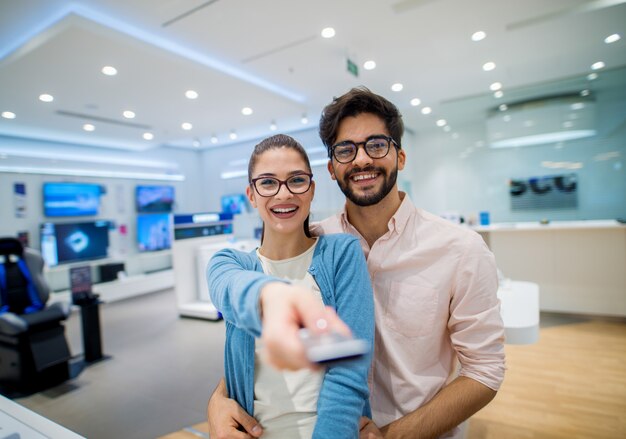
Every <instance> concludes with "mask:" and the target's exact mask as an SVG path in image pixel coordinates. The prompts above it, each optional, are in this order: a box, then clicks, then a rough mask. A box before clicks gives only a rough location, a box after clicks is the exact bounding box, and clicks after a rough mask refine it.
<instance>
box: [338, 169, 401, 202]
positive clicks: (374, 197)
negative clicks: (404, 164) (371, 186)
mask: <svg viewBox="0 0 626 439" xmlns="http://www.w3.org/2000/svg"><path fill="white" fill-rule="evenodd" d="M357 172H377V173H379V174H380V176H381V177H383V179H384V181H383V185H382V187H381V188H380V190H379V191H378V192H376V193H373V194H370V195H357V194H355V193H354V191H353V190H352V189H351V188H350V183H351V180H350V176H352V175H354V174H355V173H357ZM397 179H398V167H397V166H396V167H395V168H394V169H393V170H392V171H391V175H389V176H387V171H386V170H385V169H384V168H375V167H373V166H367V167H365V168H362V169H361V168H354V169H352V170H351V171H350V172H348V173H346V175H345V176H344V178H343V180H340V179H337V183H338V184H339V189H341V192H343V194H344V195H345V196H346V198H348V200H350V201H352V202H353V203H354V204H356V205H357V206H361V207H367V206H373V205H374V204H378V203H379V202H380V201H381V200H382V199H383V198H385V197H386V196H387V195H388V194H389V192H391V190H392V189H393V187H394V185H395V184H396V180H397Z"/></svg>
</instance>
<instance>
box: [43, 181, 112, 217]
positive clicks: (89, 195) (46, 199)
mask: <svg viewBox="0 0 626 439" xmlns="http://www.w3.org/2000/svg"><path fill="white" fill-rule="evenodd" d="M101 194H102V186H100V185H99V184H91V183H44V184H43V210H44V215H45V216H56V217H59V216H88V215H97V214H98V209H99V207H100V195H101Z"/></svg>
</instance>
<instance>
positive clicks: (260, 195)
mask: <svg viewBox="0 0 626 439" xmlns="http://www.w3.org/2000/svg"><path fill="white" fill-rule="evenodd" d="M300 175H306V176H307V177H309V185H308V186H307V188H306V190H304V191H302V192H294V191H292V190H291V188H289V185H288V184H287V182H288V181H289V180H291V179H292V178H294V177H298V176H300ZM268 178H269V179H272V180H276V181H277V182H278V189H277V190H276V192H275V193H273V194H272V195H263V194H261V192H259V188H258V187H256V182H257V181H258V180H263V179H268ZM312 184H313V174H310V173H308V172H299V173H297V174H294V175H292V176H290V177H289V178H288V179H287V180H280V179H278V178H276V177H269V176H265V177H257V178H253V179H252V180H250V185H251V186H252V187H253V188H254V190H255V191H256V193H257V194H259V197H265V198H269V197H274V196H276V194H277V193H279V192H280V188H281V187H282V185H285V187H286V188H287V190H288V191H289V192H291V193H292V194H294V195H302V194H306V193H307V192H308V191H309V189H311V185H312Z"/></svg>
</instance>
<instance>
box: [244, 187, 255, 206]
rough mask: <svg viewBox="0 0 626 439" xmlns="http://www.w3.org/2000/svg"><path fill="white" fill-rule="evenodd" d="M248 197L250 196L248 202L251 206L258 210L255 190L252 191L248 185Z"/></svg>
mask: <svg viewBox="0 0 626 439" xmlns="http://www.w3.org/2000/svg"><path fill="white" fill-rule="evenodd" d="M246 195H247V196H248V201H250V204H252V207H254V208H255V209H256V208H257V206H256V199H255V193H254V190H253V189H252V186H250V185H248V187H247V188H246Z"/></svg>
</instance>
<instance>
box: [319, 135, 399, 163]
mask: <svg viewBox="0 0 626 439" xmlns="http://www.w3.org/2000/svg"><path fill="white" fill-rule="evenodd" d="M374 139H384V140H385V141H387V151H386V152H385V154H383V155H382V156H380V157H372V156H371V155H370V153H369V152H368V150H367V148H366V147H365V145H366V144H367V142H369V141H370V140H374ZM347 144H351V145H354V147H355V150H354V157H352V158H351V159H350V160H348V161H344V162H342V161H341V160H339V159H338V158H337V156H336V155H335V148H337V147H338V146H343V145H347ZM392 144H393V146H395V147H396V148H397V149H400V145H398V142H396V141H395V140H394V139H393V137H391V136H385V135H382V134H374V135H373V136H369V137H368V138H367V139H365V141H363V142H353V141H352V140H344V141H343V142H339V143H336V144H334V145H333V146H331V147H330V154H329V155H330V157H331V158H334V159H335V160H337V162H339V163H341V164H343V165H345V164H348V163H351V162H353V161H354V159H356V156H357V155H359V146H361V145H362V148H363V149H364V150H365V154H367V156H368V157H369V158H371V159H374V160H375V159H382V158H385V157H387V154H389V150H390V149H391V145H392Z"/></svg>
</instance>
